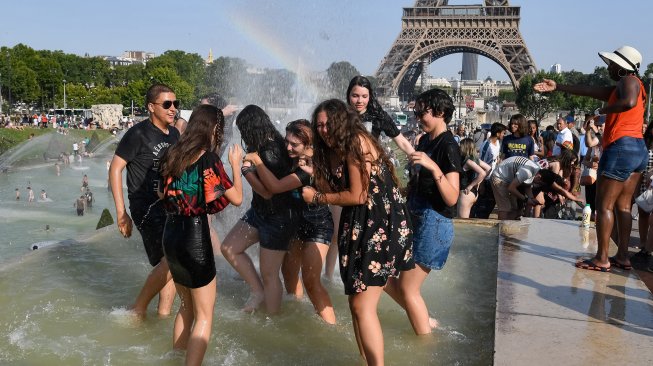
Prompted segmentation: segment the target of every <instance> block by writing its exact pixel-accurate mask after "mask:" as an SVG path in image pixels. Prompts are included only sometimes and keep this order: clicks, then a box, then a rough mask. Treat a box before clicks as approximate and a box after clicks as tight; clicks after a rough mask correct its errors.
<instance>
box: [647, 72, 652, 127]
mask: <svg viewBox="0 0 653 366" xmlns="http://www.w3.org/2000/svg"><path fill="white" fill-rule="evenodd" d="M646 76H647V77H648V107H647V108H646V124H647V125H648V124H649V123H650V122H651V84H653V73H651V72H649V73H648V75H646Z"/></svg>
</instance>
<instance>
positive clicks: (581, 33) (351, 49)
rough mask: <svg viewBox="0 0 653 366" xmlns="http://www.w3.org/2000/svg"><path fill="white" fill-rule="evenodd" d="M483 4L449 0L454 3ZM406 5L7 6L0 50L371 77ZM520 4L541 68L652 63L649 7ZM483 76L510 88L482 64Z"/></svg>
mask: <svg viewBox="0 0 653 366" xmlns="http://www.w3.org/2000/svg"><path fill="white" fill-rule="evenodd" d="M481 2H482V1H481V0H450V1H449V4H450V5H471V4H479V3H481ZM414 3H415V1H410V0H356V1H351V0H293V1H290V0H216V1H211V0H175V1H171V0H157V1H144V0H141V1H139V0H111V1H88V0H86V1H81V0H58V1H52V0H20V1H10V2H9V3H8V4H6V5H5V6H4V7H3V8H4V9H3V16H2V21H1V22H0V46H7V47H13V46H14V45H16V44H18V43H23V44H25V45H28V46H30V47H32V48H34V49H37V50H40V49H48V50H62V51H64V52H66V53H74V54H78V55H84V54H86V53H88V54H89V55H91V56H96V55H110V56H120V55H121V54H122V52H123V51H126V50H142V51H147V52H154V53H155V54H157V55H159V54H161V53H163V52H165V51H166V50H173V49H176V50H182V51H185V52H189V53H198V54H200V55H201V56H202V57H204V58H206V57H207V55H208V52H209V50H212V52H213V56H214V58H217V57H220V56H226V57H239V58H242V59H245V60H246V61H247V62H248V63H250V64H252V65H253V66H257V67H264V68H286V69H290V70H293V71H296V70H298V68H299V69H306V70H311V71H323V70H326V69H327V68H328V67H329V65H330V64H331V63H333V62H339V61H348V62H350V63H351V64H352V65H354V66H355V67H356V68H357V69H358V71H359V72H361V73H362V74H363V75H373V74H374V73H375V71H376V69H377V68H378V66H379V63H380V62H381V60H382V59H383V57H384V56H385V55H386V54H387V52H388V51H389V49H390V47H391V46H392V44H393V42H394V41H395V39H396V38H397V36H398V35H399V32H400V30H401V15H402V8H403V7H411V6H413V5H414ZM510 5H512V6H521V25H520V30H521V35H522V37H523V38H524V40H525V42H526V45H527V47H528V49H529V51H530V53H531V56H532V57H533V59H534V60H535V63H536V65H537V68H538V69H545V70H548V69H549V68H550V66H551V65H553V64H555V63H559V64H561V65H562V70H563V71H570V70H577V71H581V72H584V73H591V72H592V71H593V70H594V68H595V67H597V66H604V64H603V62H602V61H601V59H600V58H599V57H598V56H597V52H599V51H613V50H615V49H617V48H619V47H620V46H622V45H630V46H633V47H635V48H637V49H638V50H639V51H640V52H641V53H642V55H643V57H644V60H643V62H642V64H643V68H645V67H646V65H648V64H649V63H653V42H650V41H649V39H650V36H651V34H652V33H651V32H650V27H649V28H647V27H646V26H647V25H648V24H651V20H653V1H651V0H619V1H615V0H512V1H510ZM461 60H462V55H461V54H454V55H450V56H446V57H443V58H440V59H438V60H436V61H434V62H433V63H432V64H431V65H430V67H429V73H430V74H431V75H433V76H439V77H446V78H451V77H454V78H455V77H457V74H458V71H459V70H460V69H461ZM478 76H479V78H485V77H487V76H490V77H492V78H493V79H495V80H507V79H508V77H507V75H506V73H505V72H504V71H503V70H502V69H501V68H500V67H499V66H498V65H497V64H496V63H494V62H493V61H491V60H489V59H487V58H484V57H482V56H480V57H479V72H478Z"/></svg>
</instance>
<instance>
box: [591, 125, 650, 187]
mask: <svg viewBox="0 0 653 366" xmlns="http://www.w3.org/2000/svg"><path fill="white" fill-rule="evenodd" d="M647 163H648V150H647V149H646V144H645V143H644V139H636V138H634V137H628V136H625V137H622V138H620V139H618V140H617V141H615V142H613V143H611V144H610V146H608V147H607V148H606V149H605V150H603V154H602V155H601V159H600V160H599V170H598V176H604V177H607V178H610V179H614V180H618V181H620V182H623V181H625V180H626V179H628V177H630V174H631V173H633V172H637V173H641V172H643V171H644V169H646V164H647Z"/></svg>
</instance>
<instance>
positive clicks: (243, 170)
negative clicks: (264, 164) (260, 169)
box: [240, 165, 256, 176]
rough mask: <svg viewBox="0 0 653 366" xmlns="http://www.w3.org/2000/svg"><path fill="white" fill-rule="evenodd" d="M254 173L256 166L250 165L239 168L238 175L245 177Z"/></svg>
mask: <svg viewBox="0 0 653 366" xmlns="http://www.w3.org/2000/svg"><path fill="white" fill-rule="evenodd" d="M255 171H256V166H255V165H250V166H242V167H240V173H241V174H242V175H243V176H245V175H247V174H249V173H251V172H255Z"/></svg>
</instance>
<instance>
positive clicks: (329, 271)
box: [324, 206, 342, 280]
mask: <svg viewBox="0 0 653 366" xmlns="http://www.w3.org/2000/svg"><path fill="white" fill-rule="evenodd" d="M329 210H331V215H332V216H333V236H332V237H331V245H330V246H329V251H328V252H327V255H326V263H325V265H324V277H326V279H328V280H330V279H332V278H333V271H334V270H335V269H336V264H337V263H338V229H339V228H340V213H341V212H342V207H340V206H329Z"/></svg>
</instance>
